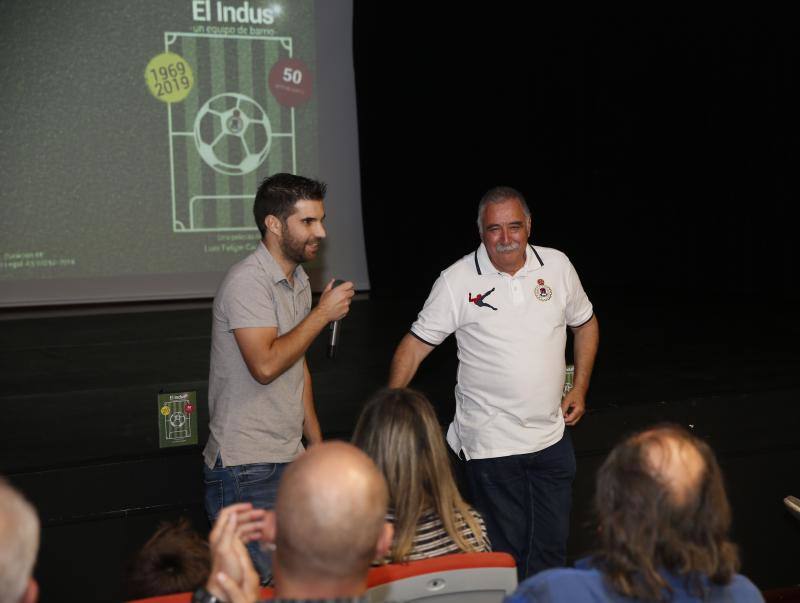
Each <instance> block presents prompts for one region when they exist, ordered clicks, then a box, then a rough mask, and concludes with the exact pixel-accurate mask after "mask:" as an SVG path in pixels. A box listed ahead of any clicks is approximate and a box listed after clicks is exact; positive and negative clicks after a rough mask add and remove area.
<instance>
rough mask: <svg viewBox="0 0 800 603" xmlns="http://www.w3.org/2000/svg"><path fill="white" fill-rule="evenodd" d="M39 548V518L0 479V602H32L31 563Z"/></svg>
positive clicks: (35, 588) (35, 590)
mask: <svg viewBox="0 0 800 603" xmlns="http://www.w3.org/2000/svg"><path fill="white" fill-rule="evenodd" d="M38 550H39V517H38V516H37V515H36V511H35V510H34V508H33V506H31V504H30V503H29V502H28V501H27V500H25V498H24V497H23V496H22V494H20V493H19V492H17V490H15V489H14V488H13V487H12V486H11V484H9V483H8V482H7V481H5V480H4V479H2V478H0V603H18V602H24V603H33V602H34V601H36V599H37V598H38V594H39V588H38V586H37V584H36V581H35V580H34V579H33V565H34V563H35V561H36V553H37V551H38Z"/></svg>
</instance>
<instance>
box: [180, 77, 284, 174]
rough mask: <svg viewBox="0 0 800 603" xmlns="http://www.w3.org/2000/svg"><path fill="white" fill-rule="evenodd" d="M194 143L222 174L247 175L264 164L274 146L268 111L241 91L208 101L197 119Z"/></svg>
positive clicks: (206, 159) (204, 158) (209, 162)
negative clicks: (271, 147)
mask: <svg viewBox="0 0 800 603" xmlns="http://www.w3.org/2000/svg"><path fill="white" fill-rule="evenodd" d="M194 143H195V146H197V152H198V153H200V157H202V158H203V161H205V162H206V163H207V164H208V165H209V166H211V167H212V168H213V169H214V170H216V171H218V172H221V173H223V174H230V175H234V176H241V175H244V174H248V173H250V172H252V171H253V170H254V169H256V168H257V167H258V166H259V165H261V164H262V163H263V162H264V159H266V158H267V155H268V154H269V147H270V144H271V143H272V127H271V126H270V123H269V118H268V117H267V112H266V111H264V109H262V108H261V105H259V104H258V103H257V102H256V101H254V100H253V99H252V98H248V97H247V96H245V95H244V94H239V93H238V92H225V93H223V94H218V95H217V96H214V97H212V98H210V99H208V100H207V101H206V103H205V104H204V105H203V106H202V107H201V108H200V111H198V112H197V117H195V119H194Z"/></svg>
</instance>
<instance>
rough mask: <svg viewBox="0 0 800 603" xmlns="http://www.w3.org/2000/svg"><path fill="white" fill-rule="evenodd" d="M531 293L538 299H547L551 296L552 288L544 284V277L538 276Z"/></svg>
mask: <svg viewBox="0 0 800 603" xmlns="http://www.w3.org/2000/svg"><path fill="white" fill-rule="evenodd" d="M533 294H534V295H535V296H536V299H538V300H539V301H548V300H549V299H550V298H551V297H553V290H552V289H551V288H550V287H548V286H547V285H545V284H544V279H542V278H540V279H539V280H537V281H536V288H535V289H534V290H533Z"/></svg>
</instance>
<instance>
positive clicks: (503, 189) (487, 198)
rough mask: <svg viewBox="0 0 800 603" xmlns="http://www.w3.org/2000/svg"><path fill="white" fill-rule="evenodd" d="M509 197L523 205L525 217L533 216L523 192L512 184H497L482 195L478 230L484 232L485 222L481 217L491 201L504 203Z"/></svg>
mask: <svg viewBox="0 0 800 603" xmlns="http://www.w3.org/2000/svg"><path fill="white" fill-rule="evenodd" d="M509 199H516V200H517V201H519V202H520V205H522V212H523V213H524V214H525V217H527V218H530V217H531V210H530V208H528V204H527V203H526V202H525V197H523V196H522V193H521V192H519V191H518V190H517V189H515V188H511V187H510V186H495V187H494V188H490V189H489V190H488V191H486V194H485V195H483V197H481V200H480V203H478V232H479V233H481V234H483V222H482V221H481V219H482V218H483V210H484V209H485V208H486V206H487V205H489V203H502V202H503V201H508V200H509Z"/></svg>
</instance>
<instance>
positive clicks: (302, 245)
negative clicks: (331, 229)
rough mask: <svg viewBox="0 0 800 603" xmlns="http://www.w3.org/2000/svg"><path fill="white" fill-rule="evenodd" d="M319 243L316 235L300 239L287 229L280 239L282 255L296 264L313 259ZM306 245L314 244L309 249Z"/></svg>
mask: <svg viewBox="0 0 800 603" xmlns="http://www.w3.org/2000/svg"><path fill="white" fill-rule="evenodd" d="M319 244H320V239H319V238H317V237H310V238H308V239H305V240H302V239H299V238H297V237H294V236H292V234H291V233H290V232H289V231H288V229H287V230H286V231H285V233H284V236H283V238H282V239H281V241H280V246H281V253H283V256H284V257H285V258H286V259H287V260H291V261H292V262H294V263H296V264H302V263H303V262H308V261H311V260H313V259H314V258H315V257H316V255H317V250H319ZM308 245H314V246H315V247H311V248H310V249H309V247H308Z"/></svg>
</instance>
